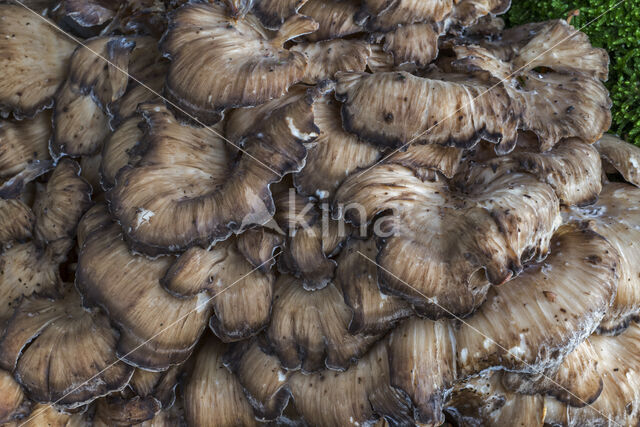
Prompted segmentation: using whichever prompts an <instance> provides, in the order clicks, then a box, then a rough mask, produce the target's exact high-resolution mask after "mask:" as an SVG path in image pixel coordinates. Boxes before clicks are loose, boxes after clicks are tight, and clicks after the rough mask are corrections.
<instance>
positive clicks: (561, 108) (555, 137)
mask: <svg viewBox="0 0 640 427" xmlns="http://www.w3.org/2000/svg"><path fill="white" fill-rule="evenodd" d="M527 28H530V27H527ZM524 30H525V28H523V29H522V30H520V31H512V32H511V33H509V36H511V37H513V39H514V40H509V39H507V40H505V39H503V40H502V41H500V42H498V43H497V44H496V45H492V44H490V43H484V44H483V45H482V46H478V45H469V46H456V47H455V48H454V49H455V51H456V55H457V56H458V61H456V64H457V66H458V67H462V68H467V69H471V70H478V69H479V70H484V71H488V72H489V73H490V74H492V75H493V76H494V77H495V78H498V79H501V82H504V87H505V89H506V90H507V92H508V93H509V96H510V97H511V98H512V99H513V101H514V103H515V105H517V106H518V108H519V110H520V111H522V120H521V121H522V122H521V124H520V125H519V126H520V127H521V128H522V129H524V130H532V131H534V132H535V133H536V134H537V135H538V138H539V139H540V143H541V147H542V149H543V150H548V149H550V148H551V147H553V146H554V145H555V144H557V143H558V142H559V141H560V140H561V139H563V138H569V137H579V138H581V139H583V140H584V141H586V142H588V143H593V142H595V141H596V140H598V139H599V138H600V137H601V136H602V134H603V133H604V132H605V131H606V130H607V129H608V128H609V126H610V125H611V112H610V111H609V110H610V108H611V100H610V99H609V95H608V92H607V90H606V88H605V87H604V85H603V84H602V82H601V81H600V80H601V79H606V76H607V73H608V69H607V66H608V62H609V61H608V57H607V54H606V52H605V51H604V50H602V49H596V48H593V47H592V46H591V44H590V43H589V40H588V38H587V37H586V36H585V35H584V34H583V33H581V32H579V31H577V30H575V29H574V28H573V27H572V26H570V25H569V24H567V23H566V22H565V21H562V20H560V21H549V22H547V23H543V24H538V25H537V26H536V27H535V29H531V31H530V32H529V34H527V36H524V37H523V35H524V34H526V32H525V31H524ZM530 34H535V36H534V37H532V38H531V35H530ZM510 41H511V42H512V45H513V46H511V47H507V48H505V47H504V45H505V43H509V42H510ZM507 46H508V45H507ZM556 46H560V49H561V52H557V51H556V50H555V47H556ZM552 48H553V51H552ZM540 68H543V70H542V71H540ZM549 100H551V101H552V102H549Z"/></svg>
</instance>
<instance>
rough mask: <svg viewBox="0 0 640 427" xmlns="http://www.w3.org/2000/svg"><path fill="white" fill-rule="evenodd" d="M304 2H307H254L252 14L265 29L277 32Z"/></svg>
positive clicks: (279, 0)
mask: <svg viewBox="0 0 640 427" xmlns="http://www.w3.org/2000/svg"><path fill="white" fill-rule="evenodd" d="M306 2H307V0H271V1H260V0H258V1H255V0H254V4H253V9H252V13H253V14H254V15H255V16H256V17H257V18H258V19H259V20H260V22H262V25H264V26H265V27H266V28H268V29H270V30H277V29H278V28H280V27H281V26H282V24H284V22H285V21H286V20H287V19H288V18H289V17H291V16H293V15H295V14H296V12H297V11H298V9H300V7H301V6H303V5H304V4H305V3H306Z"/></svg>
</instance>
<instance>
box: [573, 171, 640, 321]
mask: <svg viewBox="0 0 640 427" xmlns="http://www.w3.org/2000/svg"><path fill="white" fill-rule="evenodd" d="M638 203H640V189H638V188H636V187H633V186H631V185H628V184H623V183H609V184H606V185H605V186H604V188H603V190H602V193H600V196H599V198H598V202H597V203H596V204H594V205H591V206H586V207H584V208H574V209H571V210H570V211H569V212H567V215H568V216H570V217H571V218H577V219H581V220H585V221H589V223H590V225H591V227H593V229H594V230H595V231H596V232H598V233H600V234H601V235H603V236H605V237H606V239H607V240H608V241H609V242H610V243H611V244H612V245H613V246H614V247H615V248H616V250H617V251H618V252H619V253H620V284H619V286H618V292H617V293H616V299H615V301H614V302H613V304H612V306H611V308H610V309H609V311H608V313H607V316H606V318H605V319H604V321H603V323H602V324H601V325H600V330H601V332H619V331H620V330H622V329H624V328H625V327H627V326H628V324H629V321H630V320H631V319H632V318H633V317H634V316H636V315H637V314H639V313H640V247H639V246H638V241H640V240H639V239H640V230H639V228H638V224H639V223H640V211H639V210H638Z"/></svg>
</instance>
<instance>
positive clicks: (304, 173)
mask: <svg viewBox="0 0 640 427" xmlns="http://www.w3.org/2000/svg"><path fill="white" fill-rule="evenodd" d="M313 120H314V122H315V124H316V126H318V128H319V129H320V133H319V135H318V139H316V140H315V144H314V146H313V147H311V148H309V154H308V155H307V160H306V164H305V167H304V168H303V169H302V170H301V171H300V172H298V173H296V174H295V175H294V185H295V187H296V189H297V190H298V192H300V193H301V194H303V195H305V196H312V195H315V196H317V197H318V198H320V199H330V198H331V197H332V196H333V193H334V192H335V190H336V189H337V188H338V186H339V185H340V183H341V182H342V181H343V180H344V179H345V178H346V177H347V176H348V175H349V174H350V173H351V172H352V171H354V170H356V169H358V168H362V167H366V166H369V165H371V164H373V163H374V162H375V161H376V160H377V159H378V158H379V157H380V151H379V150H378V149H377V148H376V147H374V146H372V145H370V144H367V143H364V142H361V141H359V140H358V138H357V137H356V136H355V135H353V134H351V133H348V132H345V131H344V129H342V120H341V118H340V108H339V103H338V102H337V101H336V100H335V99H333V96H332V94H326V95H325V96H323V97H322V98H320V99H319V100H317V101H316V102H315V103H314V104H313Z"/></svg>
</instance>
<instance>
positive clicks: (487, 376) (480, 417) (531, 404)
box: [446, 372, 546, 427]
mask: <svg viewBox="0 0 640 427" xmlns="http://www.w3.org/2000/svg"><path fill="white" fill-rule="evenodd" d="M501 378H502V374H501V373H491V372H485V373H483V374H482V375H479V376H477V377H474V378H471V379H470V380H468V381H465V382H463V383H460V384H458V385H456V386H455V388H454V389H453V391H452V393H451V396H450V397H449V398H448V400H447V407H446V411H447V414H448V415H449V416H450V417H451V418H452V419H453V420H454V421H455V422H457V423H458V424H459V425H463V426H471V425H486V426H496V427H497V426H502V425H512V426H521V427H524V426H531V427H533V426H537V427H543V425H544V418H545V417H544V413H545V409H546V408H545V399H544V396H541V395H533V396H528V395H524V394H517V393H515V392H513V391H510V390H508V389H506V388H505V387H504V386H503V385H502V382H501V381H500V380H501Z"/></svg>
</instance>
